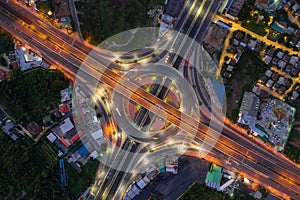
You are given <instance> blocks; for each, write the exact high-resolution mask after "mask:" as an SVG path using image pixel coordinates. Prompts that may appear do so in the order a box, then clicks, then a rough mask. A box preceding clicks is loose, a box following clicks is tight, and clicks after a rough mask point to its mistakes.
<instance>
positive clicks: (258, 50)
mask: <svg viewBox="0 0 300 200" xmlns="http://www.w3.org/2000/svg"><path fill="white" fill-rule="evenodd" d="M262 49H263V46H262V45H261V44H258V45H257V46H256V47H255V49H254V51H255V52H256V53H257V54H259V53H260V52H261V50H262Z"/></svg>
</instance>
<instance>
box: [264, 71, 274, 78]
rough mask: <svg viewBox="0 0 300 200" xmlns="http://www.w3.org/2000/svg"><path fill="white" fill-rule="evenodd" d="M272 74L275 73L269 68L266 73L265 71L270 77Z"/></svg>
mask: <svg viewBox="0 0 300 200" xmlns="http://www.w3.org/2000/svg"><path fill="white" fill-rule="evenodd" d="M272 74H273V72H272V71H271V70H269V69H268V70H267V71H266V73H265V75H266V76H267V77H269V78H270V77H271V76H272Z"/></svg>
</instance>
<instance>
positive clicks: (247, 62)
mask: <svg viewBox="0 0 300 200" xmlns="http://www.w3.org/2000/svg"><path fill="white" fill-rule="evenodd" d="M266 69H267V65H266V64H265V63H264V62H263V61H261V59H260V58H259V57H258V56H257V55H256V54H255V53H254V52H253V51H251V50H249V49H248V48H246V49H245V51H244V53H243V54H242V55H241V57H240V59H239V62H238V63H237V64H236V66H235V68H234V71H233V75H232V76H231V78H230V79H229V81H228V83H227V88H226V97H227V117H229V119H230V120H232V121H234V122H236V120H237V116H238V113H239V104H238V103H236V101H238V102H241V100H242V97H243V94H244V92H245V91H249V90H250V88H251V87H252V86H253V84H254V83H255V82H256V81H257V79H258V78H260V77H261V76H262V74H263V73H264V72H265V70H266Z"/></svg>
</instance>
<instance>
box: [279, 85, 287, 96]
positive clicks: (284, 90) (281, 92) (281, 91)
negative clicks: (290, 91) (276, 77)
mask: <svg viewBox="0 0 300 200" xmlns="http://www.w3.org/2000/svg"><path fill="white" fill-rule="evenodd" d="M278 92H279V94H284V93H285V92H286V87H284V86H283V85H282V86H281V87H280V89H279V91H278Z"/></svg>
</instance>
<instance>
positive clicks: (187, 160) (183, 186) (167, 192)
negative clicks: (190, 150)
mask: <svg viewBox="0 0 300 200" xmlns="http://www.w3.org/2000/svg"><path fill="white" fill-rule="evenodd" d="M178 164H179V165H178V167H179V168H178V169H179V170H178V174H176V175H173V174H171V173H161V174H159V175H158V177H156V178H155V179H154V180H153V181H152V182H150V184H149V185H147V186H146V188H145V189H144V190H143V191H142V193H141V194H140V195H139V196H137V197H136V198H134V200H144V199H147V198H148V197H149V196H151V194H154V195H155V196H156V197H157V198H158V199H164V200H174V199H177V198H178V197H179V196H180V195H181V194H183V192H184V191H185V190H187V189H188V188H189V186H191V185H192V184H193V183H194V182H195V181H198V182H200V183H204V180H205V176H206V173H207V171H208V167H209V164H210V163H209V162H208V161H206V160H203V159H198V158H194V157H189V156H182V157H180V158H179V162H178Z"/></svg>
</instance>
